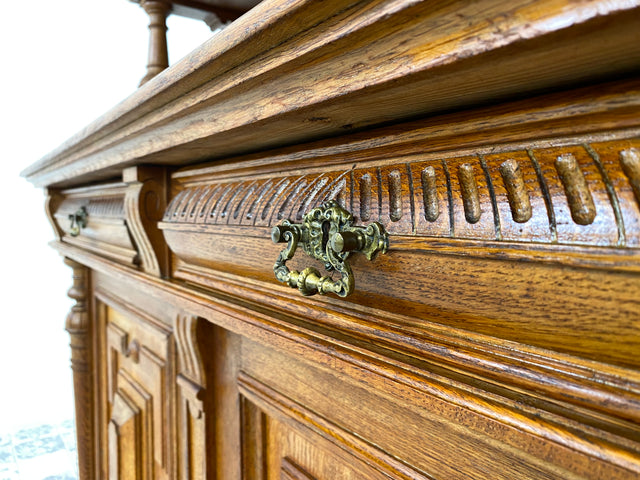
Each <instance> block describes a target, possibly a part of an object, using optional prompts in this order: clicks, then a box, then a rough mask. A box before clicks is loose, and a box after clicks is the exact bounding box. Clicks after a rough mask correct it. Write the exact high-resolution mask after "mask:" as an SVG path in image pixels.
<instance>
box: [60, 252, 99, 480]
mask: <svg viewBox="0 0 640 480" xmlns="http://www.w3.org/2000/svg"><path fill="white" fill-rule="evenodd" d="M64 262H65V263H66V264H67V265H69V266H70V267H71V268H72V269H73V285H72V286H71V288H70V289H69V292H68V295H69V297H70V298H71V299H73V300H75V302H76V303H75V305H73V306H72V307H71V310H70V311H69V314H68V315H67V322H66V330H67V332H69V337H70V345H71V368H72V370H73V389H74V396H75V406H76V435H77V445H78V464H79V472H78V473H79V477H80V480H89V479H94V478H95V464H94V461H93V452H94V439H95V425H94V400H95V399H94V391H93V381H92V374H91V366H92V349H91V322H90V315H89V307H88V301H87V297H88V292H89V269H88V268H87V267H85V266H84V265H82V264H80V263H78V262H76V261H74V260H71V259H70V258H65V259H64Z"/></svg>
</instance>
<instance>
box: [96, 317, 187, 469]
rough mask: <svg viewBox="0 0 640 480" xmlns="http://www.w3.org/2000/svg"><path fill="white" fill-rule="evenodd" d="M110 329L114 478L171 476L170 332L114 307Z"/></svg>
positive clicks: (110, 429) (110, 430) (109, 391)
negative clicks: (124, 313) (122, 312)
mask: <svg viewBox="0 0 640 480" xmlns="http://www.w3.org/2000/svg"><path fill="white" fill-rule="evenodd" d="M106 330H107V335H106V343H107V349H106V350H107V370H108V372H107V382H108V385H107V397H108V399H107V400H108V404H109V405H108V409H109V410H110V420H109V426H108V443H109V452H108V456H109V459H108V467H109V478H110V479H125V478H126V479H130V478H132V479H136V480H137V479H140V480H158V479H166V478H172V477H173V473H172V468H173V463H174V462H173V461H172V456H171V454H170V452H171V450H170V448H171V435H172V433H173V431H174V428H173V426H172V425H173V422H174V414H173V408H174V407H173V406H172V405H173V402H171V397H172V395H173V386H172V385H173V382H172V381H170V379H172V378H173V377H174V372H173V362H172V361H171V360H172V358H173V350H172V342H171V340H172V338H171V334H170V331H169V330H168V329H165V328H162V327H160V326H159V325H158V324H157V323H151V322H145V321H144V319H138V318H136V317H135V316H133V315H123V314H121V313H120V312H118V311H116V310H114V309H112V308H108V309H107V327H106Z"/></svg>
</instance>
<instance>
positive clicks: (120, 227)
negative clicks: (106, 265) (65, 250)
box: [53, 183, 139, 265]
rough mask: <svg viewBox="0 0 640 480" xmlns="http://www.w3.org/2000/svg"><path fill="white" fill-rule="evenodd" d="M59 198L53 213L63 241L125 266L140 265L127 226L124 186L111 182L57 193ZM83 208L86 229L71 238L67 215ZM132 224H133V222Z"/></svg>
mask: <svg viewBox="0 0 640 480" xmlns="http://www.w3.org/2000/svg"><path fill="white" fill-rule="evenodd" d="M59 195H61V196H62V197H63V199H62V200H61V201H60V202H59V205H58V208H57V209H56V210H55V211H54V212H53V217H54V219H55V225H56V228H57V229H59V230H60V232H61V235H62V238H63V241H65V242H68V243H72V244H75V245H79V246H81V247H82V248H86V249H88V250H91V251H94V252H96V253H99V254H100V255H104V256H106V257H109V258H112V259H114V260H116V261H119V262H121V263H124V264H128V265H136V264H138V263H139V256H138V251H137V249H136V245H135V244H134V242H133V240H132V238H131V235H130V233H129V229H128V225H127V212H126V210H125V197H126V195H127V187H126V185H125V184H123V183H110V184H103V185H97V186H91V187H81V188H76V189H69V190H63V191H60V192H59ZM130 199H131V197H130ZM83 207H84V209H85V210H86V211H87V214H88V217H87V226H86V227H85V228H83V229H81V230H80V234H79V235H78V236H76V237H74V236H72V235H71V234H70V227H71V221H70V220H69V215H72V214H74V213H75V212H77V211H78V210H79V209H80V208H83ZM129 210H131V208H129ZM131 223H132V224H133V225H135V223H134V222H131Z"/></svg>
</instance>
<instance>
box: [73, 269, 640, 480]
mask: <svg viewBox="0 0 640 480" xmlns="http://www.w3.org/2000/svg"><path fill="white" fill-rule="evenodd" d="M91 277H92V283H93V287H92V288H93V292H94V296H93V302H92V305H93V306H92V312H93V314H92V315H91V317H92V322H93V325H94V326H95V328H93V329H92V332H93V348H94V354H93V355H92V358H94V359H95V363H94V370H93V371H94V374H95V375H94V377H93V378H94V381H93V386H92V388H93V390H94V393H95V394H94V395H93V398H94V399H95V405H93V407H92V408H91V409H89V410H88V411H92V412H95V416H94V418H95V422H96V425H95V428H94V431H95V432H96V434H95V444H96V445H97V448H96V450H95V456H94V457H93V458H81V459H80V461H81V462H85V463H86V464H87V465H90V467H91V468H87V469H85V471H95V472H96V475H95V479H96V480H98V479H107V478H108V479H109V480H116V479H122V480H174V479H175V480H196V479H198V480H200V479H202V480H226V479H231V480H240V479H242V480H272V479H273V480H275V479H280V480H311V479H314V480H330V479H346V480H351V479H372V480H378V479H380V480H382V479H407V480H408V479H418V480H427V479H471V478H473V479H492V480H510V479H515V478H517V479H562V480H569V479H571V480H577V479H587V478H591V479H607V480H613V479H631V478H638V477H639V475H640V455H639V447H638V442H637V438H638V437H637V432H638V427H637V425H633V424H631V423H629V422H624V421H618V422H617V423H616V424H613V422H612V421H610V420H608V419H607V418H605V417H604V416H601V417H599V418H597V419H594V418H593V417H592V416H591V413H590V412H589V411H588V410H587V409H582V410H577V409H575V408H573V407H572V406H571V405H570V404H562V403H560V402H556V403H554V404H551V403H550V402H548V401H547V400H545V399H544V398H542V397H536V396H535V395H534V394H532V393H531V392H529V393H527V392H525V391H516V389H514V388H512V387H509V386H508V384H507V383H506V382H503V383H500V382H497V381H496V382H494V383H490V382H488V381H486V380H485V379H482V378H481V377H480V376H479V375H478V376H475V377H474V376H471V375H469V374H468V372H464V371H453V370H449V369H447V368H445V367H444V366H442V365H436V364H435V363H433V362H429V361H427V360H425V359H420V358H418V357H416V356H414V357H409V356H407V354H406V353H402V352H400V351H395V352H391V351H387V350H383V349H382V348H379V349H378V350H374V349H373V348H371V345H364V344H360V345H357V344H356V343H354V342H352V341H351V340H349V339H348V338H346V337H338V336H331V335H329V333H330V332H328V331H326V330H322V331H320V330H316V331H315V332H312V330H311V329H307V330H303V329H302V328H301V327H296V328H290V329H288V330H287V329H285V328H282V327H279V328H275V327H268V326H267V323H266V321H265V319H266V318H267V317H263V318H260V320H261V322H262V323H260V322H258V315H260V314H259V313H257V312H256V313H254V315H256V317H255V323H254V324H253V326H251V323H250V321H251V318H250V317H245V319H244V320H243V323H236V324H234V323H233V321H232V320H233V318H232V317H231V316H230V315H228V316H225V314H222V313H220V310H216V309H214V308H211V307H212V305H213V304H209V305H207V307H206V308H207V310H205V311H207V312H209V313H210V314H211V317H210V318H205V317H204V316H199V315H192V314H190V313H187V312H186V311H184V310H181V309H179V308H178V307H177V306H176V305H177V302H176V303H171V302H169V301H167V302H165V301H164V300H162V299H160V298H159V297H150V296H147V295H145V294H143V293H140V292H129V291H127V288H126V285H121V284H120V283H119V282H117V281H115V280H114V279H113V278H109V277H107V276H106V275H103V274H98V273H95V272H94V273H93V274H92V275H91ZM273 321H274V322H276V321H277V319H276V318H275V317H273ZM222 325H227V326H230V327H231V328H226V327H223V326H222ZM234 325H235V326H240V327H241V328H238V329H235V327H234ZM234 330H236V331H234ZM365 347H366V348H365ZM612 398H613V397H612ZM620 401H622V399H620ZM92 415H94V414H92ZM612 425H613V426H612ZM94 462H95V465H94ZM82 480H85V479H82Z"/></svg>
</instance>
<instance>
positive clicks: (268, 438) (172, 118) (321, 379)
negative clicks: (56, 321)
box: [24, 0, 640, 480]
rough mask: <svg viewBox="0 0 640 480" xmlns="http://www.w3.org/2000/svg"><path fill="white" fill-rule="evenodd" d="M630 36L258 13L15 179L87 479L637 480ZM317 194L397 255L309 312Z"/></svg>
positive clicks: (426, 13)
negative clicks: (59, 267)
mask: <svg viewBox="0 0 640 480" xmlns="http://www.w3.org/2000/svg"><path fill="white" fill-rule="evenodd" d="M150 3H151V2H150ZM187 3H189V5H187ZM196 3H198V5H196ZM178 4H180V5H178ZM205 4H206V5H207V8H208V6H211V7H212V8H214V9H215V8H219V7H221V6H222V7H225V8H226V7H229V8H238V9H244V8H248V6H249V5H247V4H243V5H240V3H238V2H234V3H233V5H231V4H228V3H224V4H222V3H220V4H218V3H217V2H216V1H215V0H211V1H203V2H174V3H173V9H174V11H177V10H178V7H179V6H180V7H185V8H192V7H193V8H196V7H198V8H199V7H204V6H205ZM204 10H206V8H203V11H204ZM209 13H211V12H209ZM220 18H222V17H220ZM638 19H640V5H638V4H637V3H635V2H617V1H599V0H588V1H586V2H582V3H575V2H565V1H559V2H558V1H546V0H545V1H539V2H535V5H534V4H532V3H531V2H526V1H515V2H511V3H509V4H508V5H507V4H505V2H498V1H493V0H481V1H479V2H450V3H447V4H434V3H433V2H410V1H398V2H392V1H375V2H374V1H362V2H345V1H342V0H327V1H324V2H315V1H312V0H303V1H301V2H287V1H284V0H267V1H265V2H262V3H260V4H258V5H257V6H255V8H253V9H251V10H250V11H248V12H247V13H246V14H244V15H242V16H241V17H240V18H238V19H237V20H235V21H234V22H233V23H231V24H229V25H228V26H227V27H226V28H225V29H224V30H222V31H221V32H218V33H217V34H216V35H215V36H214V37H213V38H212V39H211V40H210V41H209V42H207V43H206V44H205V45H204V46H203V47H201V48H200V49H198V50H196V51H195V52H194V53H193V54H192V55H191V56H190V57H188V59H187V61H185V62H182V63H181V64H179V65H176V66H174V67H171V68H169V69H167V70H166V71H165V72H164V73H163V74H162V77H161V79H162V81H160V79H158V81H152V82H150V83H149V84H148V85H147V86H145V87H144V88H141V89H138V90H137V91H136V92H134V93H133V94H132V96H131V97H130V98H129V99H127V100H125V101H124V102H123V103H121V104H120V105H119V106H117V107H115V108H114V109H113V110H112V111H111V112H108V113H107V114H105V116H103V117H102V118H101V119H99V120H98V121H96V122H95V123H93V124H92V125H90V126H88V127H87V128H86V129H85V130H83V131H82V132H81V133H80V134H78V135H77V136H76V137H74V138H72V139H71V140H69V141H68V142H67V143H66V144H63V145H62V146H61V147H60V148H59V149H57V150H56V151H54V152H52V153H51V154H50V155H48V156H46V157H45V158H43V159H42V160H41V161H39V162H38V163H36V164H34V165H33V166H32V167H30V168H29V169H27V170H26V171H25V172H24V175H25V176H26V177H27V178H28V179H29V180H30V181H32V182H33V183H34V184H36V185H38V186H42V187H45V188H46V189H47V200H46V210H47V217H48V218H49V221H50V222H51V224H52V226H53V231H54V234H55V237H56V240H55V241H54V242H53V243H52V245H53V247H54V248H55V249H56V250H58V251H59V252H60V253H61V254H62V255H63V256H64V257H65V258H66V259H67V260H66V261H67V263H69V264H70V265H71V266H72V268H73V269H74V286H73V288H72V289H71V290H70V294H69V295H70V296H71V297H72V298H74V299H75V300H76V305H75V306H74V307H73V308H72V311H71V313H70V315H69V319H68V322H67V327H68V329H69V332H70V334H71V343H72V358H73V362H72V363H73V368H74V386H75V390H76V404H77V405H76V406H77V412H78V419H79V420H78V448H79V458H80V462H81V465H80V467H81V468H80V472H81V478H82V479H83V480H85V479H89V478H91V479H96V480H98V479H103V478H121V479H131V478H140V479H145V480H147V479H154V480H155V479H161V480H169V479H171V480H173V479H176V480H188V479H208V480H213V479H218V480H219V479H240V478H242V479H249V480H250V479H255V480H265V479H296V480H309V479H315V480H322V479H334V478H367V479H389V478H393V479H425V480H426V479H433V478H446V479H465V478H474V479H487V480H488V479H491V480H512V479H514V478H517V479H531V480H533V479H536V480H541V479H558V480H560V479H562V480H565V479H572V480H573V479H575V480H577V479H587V478H588V479H607V480H609V479H631V478H637V477H639V476H640V441H639V440H638V439H639V438H640V427H639V425H640V357H638V352H639V351H640V332H639V330H638V318H639V317H638V315H639V313H638V312H640V186H639V185H640V183H639V182H640V173H639V172H640V161H639V159H640V154H639V152H640V117H639V116H638V109H639V108H640V82H639V78H638V75H637V72H638V67H640V42H638V41H637V24H638ZM327 202H334V203H331V204H332V205H339V206H340V207H341V208H343V209H345V210H348V211H349V212H351V214H352V215H353V222H354V224H355V225H369V224H374V222H377V223H379V224H380V225H382V227H384V230H385V231H386V232H388V235H389V249H388V251H387V253H386V254H385V255H380V256H378V257H377V258H376V260H375V262H369V261H366V258H365V257H364V256H363V255H359V254H354V255H352V256H350V257H349V265H350V268H352V269H353V271H354V272H356V273H355V278H356V279H357V287H356V288H355V290H354V291H353V293H352V294H351V295H350V296H348V297H346V298H339V297H337V296H332V295H330V296H313V297H302V296H300V295H299V294H298V292H295V291H293V290H291V289H290V288H288V287H287V286H286V285H281V284H280V283H279V282H278V281H277V280H276V279H275V278H274V277H273V262H274V259H275V258H277V257H278V254H279V253H280V250H281V248H282V246H281V245H276V244H273V243H272V241H271V238H270V232H271V231H272V229H273V228H274V227H277V228H278V229H277V231H276V235H275V237H276V239H278V238H279V237H281V236H282V237H283V238H284V239H285V240H288V239H286V238H285V236H286V235H287V230H286V227H287V226H288V227H290V228H293V227H294V226H299V225H301V224H302V222H303V219H304V218H305V214H307V213H308V212H310V211H314V209H316V208H317V207H319V206H320V205H323V204H326V203H327ZM80 208H85V210H86V212H87V214H88V217H87V218H88V222H87V224H86V227H85V228H82V229H80V230H79V231H78V232H77V233H78V235H77V236H74V235H73V233H74V232H75V230H74V229H73V228H72V225H70V222H69V215H70V214H73V213H74V212H77V211H78V210H79V209H80ZM285 220H288V221H289V222H288V223H287V222H285V223H284V224H283V222H284V221H285ZM283 225H284V227H283ZM330 230H331V227H330V226H329V225H328V223H327V224H326V225H324V228H323V222H321V223H320V227H319V228H317V229H316V230H314V232H313V235H315V236H316V240H317V242H316V244H315V245H319V248H320V250H322V249H323V248H325V247H329V246H331V247H335V248H336V249H337V250H336V251H339V252H342V253H344V252H345V251H348V250H349V249H350V248H352V247H358V246H359V245H361V244H362V238H361V237H359V236H358V234H357V232H355V233H354V232H351V233H354V234H353V235H352V236H349V235H347V234H345V235H344V236H343V237H341V238H332V237H333V235H328V233H329V231H330ZM289 233H291V232H289ZM323 240H324V242H323ZM340 242H342V243H343V244H342V245H340ZM309 248H313V247H309ZM286 261H287V268H290V269H291V271H293V270H296V271H304V270H305V269H307V268H312V269H316V270H317V271H324V267H325V265H324V263H325V262H324V259H323V257H322V256H318V257H316V258H315V259H313V258H311V257H309V256H307V255H296V256H294V257H293V258H290V259H287V260H286ZM329 277H330V274H327V278H329ZM336 279H338V276H337V274H335V273H334V278H333V279H332V280H327V281H335V280H336ZM81 447H82V448H81Z"/></svg>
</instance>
